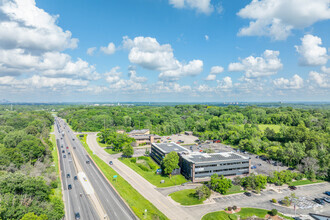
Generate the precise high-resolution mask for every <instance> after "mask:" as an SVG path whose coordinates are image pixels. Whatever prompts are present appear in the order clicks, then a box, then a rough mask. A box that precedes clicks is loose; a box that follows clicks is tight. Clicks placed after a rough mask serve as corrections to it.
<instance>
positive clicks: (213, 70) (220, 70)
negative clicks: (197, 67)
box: [210, 66, 224, 74]
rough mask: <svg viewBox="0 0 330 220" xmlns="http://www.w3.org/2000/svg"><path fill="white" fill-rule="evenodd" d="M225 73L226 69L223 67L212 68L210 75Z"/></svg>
mask: <svg viewBox="0 0 330 220" xmlns="http://www.w3.org/2000/svg"><path fill="white" fill-rule="evenodd" d="M223 71H224V69H223V67H222V66H212V67H211V71H210V74H219V73H222V72H223Z"/></svg>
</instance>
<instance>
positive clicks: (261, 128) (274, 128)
mask: <svg viewBox="0 0 330 220" xmlns="http://www.w3.org/2000/svg"><path fill="white" fill-rule="evenodd" d="M258 127H259V129H260V130H261V131H265V130H266V128H267V127H268V128H270V129H273V130H274V131H275V132H276V133H277V132H279V131H280V128H281V125H265V124H259V125H258Z"/></svg>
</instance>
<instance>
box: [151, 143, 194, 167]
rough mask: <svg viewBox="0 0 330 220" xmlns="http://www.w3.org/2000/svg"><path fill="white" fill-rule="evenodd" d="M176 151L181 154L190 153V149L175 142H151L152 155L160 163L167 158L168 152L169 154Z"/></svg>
mask: <svg viewBox="0 0 330 220" xmlns="http://www.w3.org/2000/svg"><path fill="white" fill-rule="evenodd" d="M172 151H175V152H177V153H178V154H179V155H181V154H182V153H184V154H188V153H189V151H188V150H187V149H186V148H184V147H182V146H180V145H178V144H176V143H174V142H171V143H152V144H151V152H150V156H151V157H152V158H153V159H154V160H155V161H156V162H157V163H158V164H161V163H162V160H163V159H164V158H165V156H166V155H167V154H169V153H170V152H172Z"/></svg>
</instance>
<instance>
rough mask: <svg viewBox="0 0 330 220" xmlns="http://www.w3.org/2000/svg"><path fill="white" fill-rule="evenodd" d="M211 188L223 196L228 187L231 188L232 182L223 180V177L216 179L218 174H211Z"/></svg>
mask: <svg viewBox="0 0 330 220" xmlns="http://www.w3.org/2000/svg"><path fill="white" fill-rule="evenodd" d="M210 183H211V188H212V189H213V190H214V191H216V192H219V193H221V194H225V193H226V192H227V191H228V189H229V188H230V187H232V185H233V184H232V182H231V180H230V179H227V178H225V177H224V176H223V175H221V176H220V177H218V174H213V175H212V176H211V182H210Z"/></svg>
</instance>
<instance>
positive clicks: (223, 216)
mask: <svg viewBox="0 0 330 220" xmlns="http://www.w3.org/2000/svg"><path fill="white" fill-rule="evenodd" d="M268 212H269V210H265V209H257V208H242V209H241V211H240V212H238V213H235V214H227V213H225V212H224V211H218V212H211V213H208V214H206V215H204V216H203V218H202V220H227V219H233V220H236V219H238V215H239V217H240V218H241V219H246V218H248V217H252V216H257V217H259V218H264V217H265V216H266V215H267V214H268ZM278 215H279V216H281V217H283V218H285V219H293V218H291V217H288V216H284V215H282V214H278Z"/></svg>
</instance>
